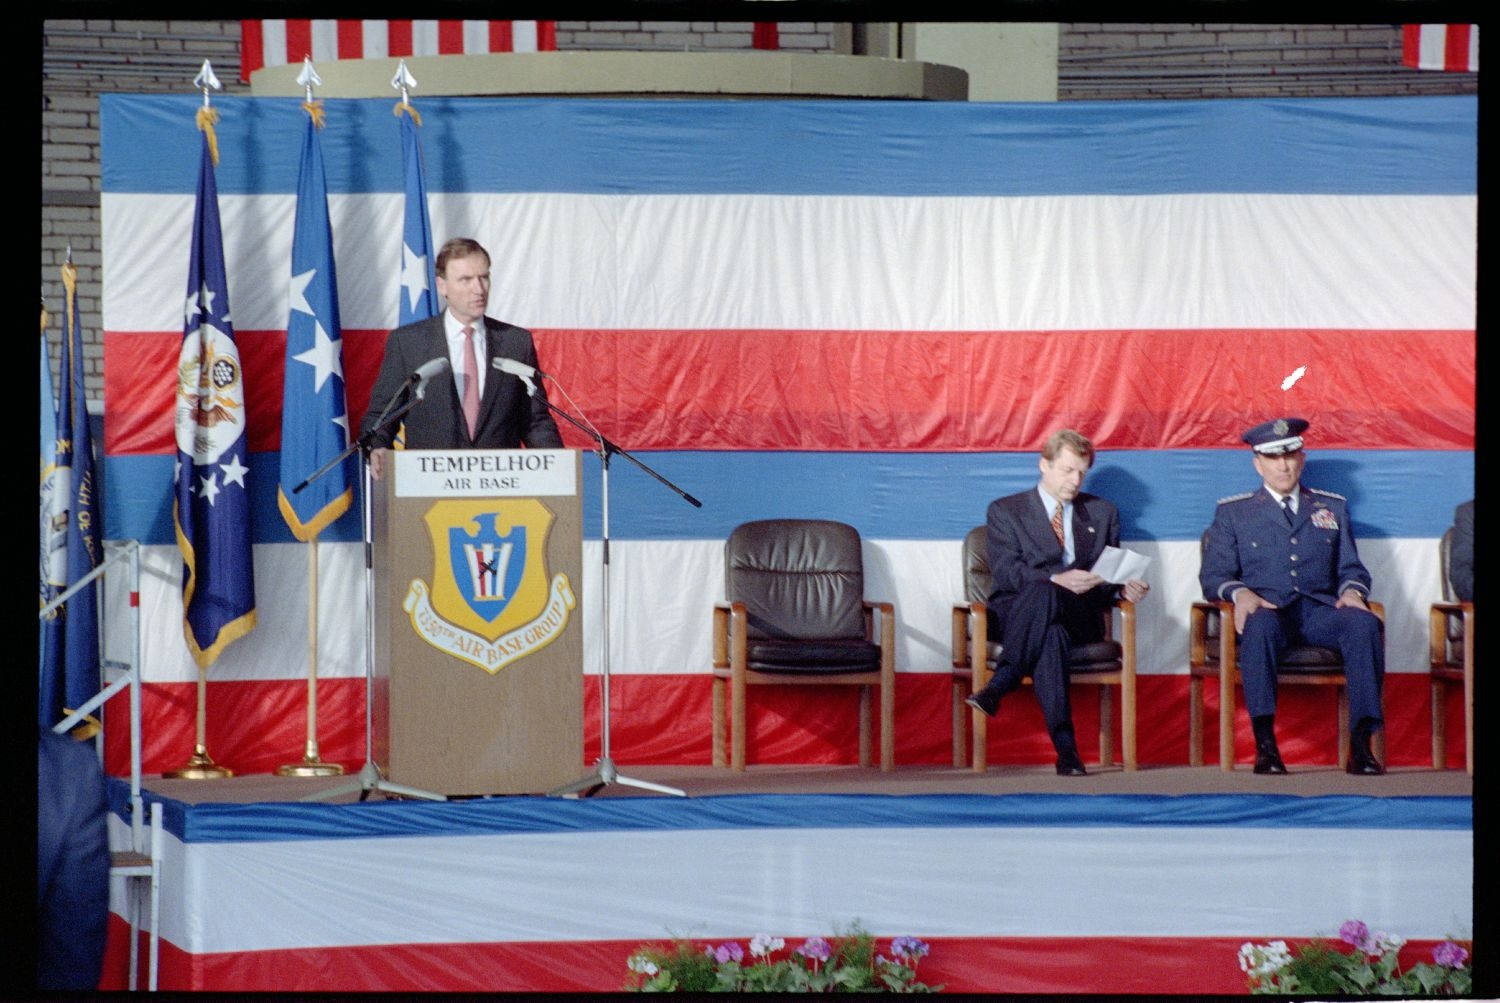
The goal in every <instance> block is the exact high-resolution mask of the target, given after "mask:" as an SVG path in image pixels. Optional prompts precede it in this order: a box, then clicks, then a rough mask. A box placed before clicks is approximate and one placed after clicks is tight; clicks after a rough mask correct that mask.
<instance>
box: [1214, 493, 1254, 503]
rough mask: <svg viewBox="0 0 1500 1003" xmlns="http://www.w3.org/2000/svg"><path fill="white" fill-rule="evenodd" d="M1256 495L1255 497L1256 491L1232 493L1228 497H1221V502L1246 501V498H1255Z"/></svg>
mask: <svg viewBox="0 0 1500 1003" xmlns="http://www.w3.org/2000/svg"><path fill="white" fill-rule="evenodd" d="M1254 497H1255V492H1254V491H1245V492H1243V493H1241V494H1237V495H1230V496H1229V497H1228V498H1220V499H1219V504H1220V505H1223V504H1225V503H1226V502H1237V501H1244V500H1245V499H1246V498H1254Z"/></svg>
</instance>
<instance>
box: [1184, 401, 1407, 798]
mask: <svg viewBox="0 0 1500 1003" xmlns="http://www.w3.org/2000/svg"><path fill="white" fill-rule="evenodd" d="M1307 424H1308V423H1307V422H1306V421H1305V420H1303V419H1301V418H1278V419H1276V420H1275V421H1268V422H1266V423H1265V424H1264V425H1257V426H1255V427H1254V428H1252V429H1250V430H1249V431H1248V432H1246V433H1245V434H1244V435H1243V436H1242V437H1241V438H1242V439H1243V440H1244V441H1245V442H1246V443H1248V444H1249V445H1250V448H1251V449H1252V451H1253V454H1252V455H1253V458H1254V461H1255V469H1256V472H1257V473H1259V474H1260V476H1261V479H1262V481H1264V484H1263V485H1262V486H1261V487H1260V489H1259V490H1256V491H1248V492H1246V493H1245V494H1241V495H1234V496H1232V497H1229V498H1224V499H1222V500H1221V501H1220V502H1219V507H1218V511H1216V512H1215V513H1214V521H1213V525H1212V526H1210V527H1209V530H1208V543H1207V545H1206V547H1205V548H1204V551H1203V567H1202V570H1201V572H1200V573H1199V576H1198V577H1199V584H1201V585H1202V586H1203V594H1204V596H1205V597H1206V598H1207V599H1208V600H1209V601H1210V602H1213V601H1217V600H1228V601H1230V602H1232V603H1234V629H1235V632H1236V633H1238V634H1241V635H1243V636H1242V639H1241V640H1240V643H1239V660H1240V675H1241V677H1242V678H1243V680H1244V685H1245V709H1246V710H1247V711H1249V713H1250V725H1251V727H1252V728H1253V729H1254V731H1255V772H1256V773H1285V772H1286V766H1285V765H1284V764H1283V763H1282V761H1281V753H1280V751H1279V750H1278V749H1277V747H1276V732H1275V723H1276V663H1277V660H1278V659H1279V657H1280V655H1281V653H1282V652H1283V651H1284V650H1286V648H1287V646H1288V645H1293V644H1299V645H1300V644H1311V645H1315V646H1317V647H1320V648H1331V649H1334V650H1336V651H1338V652H1339V653H1340V654H1341V655H1342V656H1343V659H1344V677H1345V683H1346V686H1347V687H1348V691H1349V718H1350V720H1352V721H1354V722H1355V724H1354V731H1353V734H1352V735H1351V737H1350V740H1349V762H1348V766H1347V769H1348V771H1349V772H1350V773H1359V774H1380V773H1384V772H1385V769H1384V768H1383V767H1382V766H1381V765H1380V762H1379V760H1377V759H1376V758H1375V754H1374V753H1373V752H1371V751H1370V736H1371V735H1372V734H1373V733H1374V731H1375V730H1376V729H1377V728H1379V727H1381V724H1382V721H1383V717H1382V714H1381V709H1380V687H1381V683H1382V681H1383V680H1384V678H1385V645H1384V641H1383V639H1382V636H1381V628H1380V620H1379V619H1378V618H1377V617H1376V616H1375V614H1374V613H1371V612H1370V609H1369V607H1368V606H1367V605H1366V600H1367V598H1368V596H1369V594H1370V573H1369V572H1368V571H1366V570H1365V566H1364V564H1363V563H1362V562H1361V561H1360V559H1359V551H1358V550H1357V549H1356V547H1355V545H1354V533H1353V530H1352V526H1351V522H1350V518H1349V506H1348V503H1347V502H1346V501H1345V500H1344V496H1343V495H1336V494H1333V493H1332V492H1330V491H1319V490H1317V489H1316V488H1308V487H1304V486H1302V484H1301V479H1302V468H1303V466H1304V465H1306V463H1307V456H1306V454H1305V453H1304V452H1303V450H1302V433H1303V432H1304V431H1306V430H1307Z"/></svg>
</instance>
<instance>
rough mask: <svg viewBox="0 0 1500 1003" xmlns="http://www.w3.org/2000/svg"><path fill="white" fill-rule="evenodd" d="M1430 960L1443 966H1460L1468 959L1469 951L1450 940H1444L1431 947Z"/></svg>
mask: <svg viewBox="0 0 1500 1003" xmlns="http://www.w3.org/2000/svg"><path fill="white" fill-rule="evenodd" d="M1432 960H1433V961H1435V962H1437V963H1438V964H1440V965H1442V966H1443V967H1444V968H1461V967H1463V963H1464V962H1465V961H1468V960H1469V952H1468V951H1465V950H1464V949H1463V948H1462V947H1459V946H1458V945H1457V944H1455V943H1454V942H1453V941H1451V940H1445V941H1443V942H1442V943H1441V944H1439V945H1438V946H1436V947H1434V948H1433V949H1432Z"/></svg>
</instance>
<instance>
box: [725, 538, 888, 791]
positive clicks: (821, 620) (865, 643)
mask: <svg viewBox="0 0 1500 1003" xmlns="http://www.w3.org/2000/svg"><path fill="white" fill-rule="evenodd" d="M724 558H725V560H724V579H725V593H726V596H727V601H726V602H721V603H716V604H715V605H714V608H713V659H714V660H713V677H714V679H713V761H714V765H715V766H723V765H725V754H724V744H725V737H726V736H725V705H726V702H727V704H728V707H729V712H730V719H729V722H728V725H729V727H728V737H729V739H730V744H731V751H730V755H729V766H730V769H733V770H743V769H744V768H745V702H746V697H747V695H748V688H749V687H751V686H799V685H800V686H829V685H839V686H858V687H860V694H859V763H860V765H861V766H869V765H870V753H871V745H872V743H871V734H870V704H871V696H872V693H871V691H872V690H873V689H876V688H878V689H879V691H880V768H881V769H882V770H884V771H890V770H891V769H893V768H894V767H895V759H896V731H895V706H896V686H895V683H896V665H895V649H896V618H895V609H894V607H893V606H892V605H891V604H890V603H888V602H871V601H868V600H866V599H865V598H864V566H863V561H862V557H861V554H860V539H859V533H858V532H857V531H856V530H855V529H854V527H852V526H846V525H844V524H843V523H839V522H830V521H827V520H821V519H763V520H758V521H755V522H747V523H745V524H743V525H741V526H739V527H737V528H736V529H735V530H734V532H733V533H732V534H730V537H729V540H728V542H727V543H726V544H725V551H724ZM726 691H727V692H726Z"/></svg>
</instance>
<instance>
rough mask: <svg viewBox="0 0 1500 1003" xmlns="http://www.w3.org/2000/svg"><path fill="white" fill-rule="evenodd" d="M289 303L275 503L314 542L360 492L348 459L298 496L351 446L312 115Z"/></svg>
mask: <svg viewBox="0 0 1500 1003" xmlns="http://www.w3.org/2000/svg"><path fill="white" fill-rule="evenodd" d="M289 299H290V301H291V309H290V316H289V317H288V319H287V327H286V376H285V382H283V384H282V396H281V485H280V487H279V488H278V490H277V496H276V500H277V503H278V504H279V505H280V506H281V516H282V518H283V519H285V520H286V524H287V526H288V527H290V528H291V531H292V535H293V536H295V537H296V538H297V539H299V540H312V539H314V538H315V537H316V536H317V535H318V533H319V532H320V531H321V530H322V529H323V528H324V527H325V526H327V525H328V524H329V523H331V522H333V521H334V520H335V519H337V518H338V517H339V516H341V515H343V514H344V513H345V512H346V511H348V509H349V503H350V501H351V500H352V499H353V497H354V493H353V489H352V488H351V487H350V485H351V484H352V482H353V481H352V477H351V472H350V469H349V468H350V465H351V462H352V461H351V458H350V457H345V458H344V460H343V462H341V463H338V464H336V465H335V466H333V467H331V468H329V469H328V470H327V471H326V472H324V473H322V474H320V475H319V476H318V477H317V479H315V480H313V481H312V482H311V483H309V484H307V485H306V486H305V487H303V489H302V490H301V491H297V490H296V488H297V485H299V484H301V483H302V482H303V481H305V480H306V479H307V478H309V477H311V476H312V475H313V474H314V473H317V472H318V471H320V470H322V469H323V467H324V465H325V464H327V463H328V462H329V461H330V460H332V459H333V458H334V457H335V456H338V455H339V453H341V452H343V451H344V449H345V448H346V447H347V446H348V445H349V413H348V409H347V408H346V407H345V403H344V347H343V346H344V342H343V328H342V327H341V326H340V324H339V297H338V276H337V275H336V274H335V271H334V266H333V229H332V227H331V226H330V225H329V222H328V186H327V182H326V180H325V178H324V175H323V151H322V145H321V144H320V143H319V142H318V127H317V124H316V122H315V120H314V119H313V118H312V117H311V116H309V117H308V120H307V133H306V135H305V137H304V139H303V141H302V166H301V169H300V173H299V175H298V179H297V220H296V224H295V228H294V230H293V233H292V280H291V287H290V295H289Z"/></svg>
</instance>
